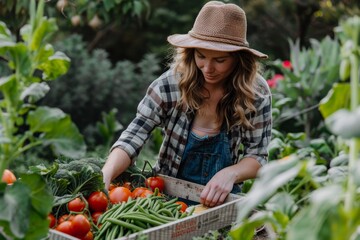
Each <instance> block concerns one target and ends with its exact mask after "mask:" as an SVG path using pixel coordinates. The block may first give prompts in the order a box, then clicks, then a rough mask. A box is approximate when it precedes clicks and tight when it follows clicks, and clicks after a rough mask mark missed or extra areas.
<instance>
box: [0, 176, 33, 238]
mask: <svg viewBox="0 0 360 240" xmlns="http://www.w3.org/2000/svg"><path fill="white" fill-rule="evenodd" d="M1 184H2V185H4V183H1ZM30 197H31V191H30V189H29V188H28V187H27V186H26V185H25V184H23V183H20V182H18V181H16V182H15V183H13V184H12V185H11V186H10V185H9V186H7V188H5V191H2V192H0V220H2V222H1V225H0V226H2V227H4V231H5V233H6V234H8V235H9V236H12V234H13V235H14V236H16V237H17V238H24V236H25V234H26V232H27V231H28V229H29V214H30V208H31V204H30Z"/></svg>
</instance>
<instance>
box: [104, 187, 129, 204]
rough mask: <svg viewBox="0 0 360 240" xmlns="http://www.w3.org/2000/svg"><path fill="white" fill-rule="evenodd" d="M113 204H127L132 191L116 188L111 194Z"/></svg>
mask: <svg viewBox="0 0 360 240" xmlns="http://www.w3.org/2000/svg"><path fill="white" fill-rule="evenodd" d="M109 197H110V202H111V203H113V204H114V203H120V202H126V201H127V200H128V199H129V197H131V191H130V190H129V189H127V188H126V187H116V188H114V189H113V190H111V191H110V193H109Z"/></svg>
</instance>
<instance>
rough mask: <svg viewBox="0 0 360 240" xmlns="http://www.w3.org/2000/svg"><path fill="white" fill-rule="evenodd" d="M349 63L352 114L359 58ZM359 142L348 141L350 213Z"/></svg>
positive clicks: (356, 103)
mask: <svg viewBox="0 0 360 240" xmlns="http://www.w3.org/2000/svg"><path fill="white" fill-rule="evenodd" d="M350 62H351V73H350V74H351V75H350V85H351V103H350V108H351V111H352V112H354V111H355V110H356V108H357V107H358V106H359V96H358V89H359V58H358V56H356V55H355V54H354V53H353V54H351V56H350ZM358 142H359V140H358V139H356V138H352V139H351V140H350V152H349V166H348V169H349V173H348V182H347V190H346V195H345V210H346V211H347V212H350V211H351V209H352V207H353V204H354V197H355V193H356V185H355V180H354V174H357V173H355V172H354V171H353V170H354V169H355V165H356V161H357V159H358V156H359V143H358Z"/></svg>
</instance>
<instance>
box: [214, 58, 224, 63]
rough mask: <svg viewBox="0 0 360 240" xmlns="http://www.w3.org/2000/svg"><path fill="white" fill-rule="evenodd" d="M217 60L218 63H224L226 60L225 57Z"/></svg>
mask: <svg viewBox="0 0 360 240" xmlns="http://www.w3.org/2000/svg"><path fill="white" fill-rule="evenodd" d="M216 62H217V63H223V62H225V59H223V58H220V59H216Z"/></svg>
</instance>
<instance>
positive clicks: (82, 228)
mask: <svg viewBox="0 0 360 240" xmlns="http://www.w3.org/2000/svg"><path fill="white" fill-rule="evenodd" d="M71 222H72V226H73V228H74V232H73V236H75V237H78V238H83V237H85V236H86V234H87V233H88V232H89V231H90V229H91V225H90V222H89V220H88V219H87V218H86V217H85V216H84V215H82V214H78V215H76V216H75V217H74V219H73V220H72V221H71Z"/></svg>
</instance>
